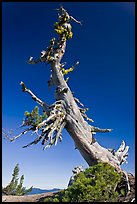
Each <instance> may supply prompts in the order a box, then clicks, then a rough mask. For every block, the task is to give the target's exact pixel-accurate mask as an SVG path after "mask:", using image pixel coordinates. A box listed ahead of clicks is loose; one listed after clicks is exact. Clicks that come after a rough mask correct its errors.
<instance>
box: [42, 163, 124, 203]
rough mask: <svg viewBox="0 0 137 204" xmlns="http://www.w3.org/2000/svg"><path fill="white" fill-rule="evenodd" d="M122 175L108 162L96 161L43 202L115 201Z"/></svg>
mask: <svg viewBox="0 0 137 204" xmlns="http://www.w3.org/2000/svg"><path fill="white" fill-rule="evenodd" d="M121 178H122V175H121V174H119V173H118V172H117V171H115V169H114V168H113V167H112V166H110V165H109V164H108V163H98V164H97V165H94V166H90V167H89V168H87V169H85V171H83V172H81V173H79V174H78V175H77V176H76V178H75V181H74V183H73V184H72V185H71V186H69V187H68V188H67V189H65V190H63V191H60V192H59V193H58V194H55V195H54V196H53V197H49V198H46V199H45V200H44V201H45V202H117V201H118V197H119V194H120V193H119V192H118V190H117V189H118V185H119V183H120V182H121Z"/></svg>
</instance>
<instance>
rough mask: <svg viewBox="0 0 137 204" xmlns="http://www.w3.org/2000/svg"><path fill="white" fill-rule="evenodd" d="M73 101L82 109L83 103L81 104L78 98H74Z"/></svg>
mask: <svg viewBox="0 0 137 204" xmlns="http://www.w3.org/2000/svg"><path fill="white" fill-rule="evenodd" d="M74 100H75V101H76V102H77V103H79V104H80V105H81V106H83V107H84V105H83V103H81V102H80V101H79V99H78V98H76V97H74Z"/></svg>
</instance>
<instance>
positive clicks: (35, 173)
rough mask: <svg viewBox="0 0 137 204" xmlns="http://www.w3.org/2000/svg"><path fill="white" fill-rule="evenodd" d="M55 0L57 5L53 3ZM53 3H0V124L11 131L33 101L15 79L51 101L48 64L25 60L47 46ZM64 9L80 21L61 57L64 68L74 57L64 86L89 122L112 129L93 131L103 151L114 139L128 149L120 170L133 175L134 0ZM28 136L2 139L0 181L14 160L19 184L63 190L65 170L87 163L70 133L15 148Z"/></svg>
mask: <svg viewBox="0 0 137 204" xmlns="http://www.w3.org/2000/svg"><path fill="white" fill-rule="evenodd" d="M59 3H61V2H59ZM59 3H57V2H43V3H42V2H39V3H38V2H26V3H25V2H3V3H2V126H3V128H5V129H11V128H12V129H15V128H16V127H17V126H19V125H20V124H21V123H22V119H23V115H24V112H25V111H26V110H28V111H31V110H32V109H33V108H34V106H35V105H36V104H35V102H34V101H32V99H31V97H30V96H29V95H28V94H27V93H23V92H22V91H21V87H20V85H19V83H20V81H23V82H24V83H25V84H26V86H27V87H29V88H30V89H31V90H32V91H33V92H34V93H35V94H36V95H37V96H38V97H40V98H41V99H42V100H43V101H46V102H47V103H49V104H50V103H53V102H54V88H53V87H52V88H51V90H50V91H49V90H48V87H47V81H48V80H49V76H50V67H49V66H46V65H45V64H42V63H41V64H37V65H29V64H27V63H26V61H27V60H28V59H29V57H30V56H34V57H35V58H37V57H39V55H40V52H41V51H42V50H44V49H45V48H46V47H47V46H48V45H49V40H50V39H51V38H52V37H57V35H56V34H55V33H54V29H53V24H54V22H56V21H57V11H55V10H54V9H56V8H58V7H59ZM62 4H63V6H64V8H65V9H67V11H68V12H69V13H70V14H71V15H72V16H73V17H75V18H76V19H77V20H80V21H82V23H83V25H82V26H80V25H79V24H76V23H75V22H73V23H72V26H73V33H74V36H73V38H72V39H71V40H68V42H67V49H66V53H65V55H64V57H63V59H62V62H67V66H66V68H67V67H70V66H71V65H73V64H74V63H75V62H76V61H80V64H79V66H77V67H76V69H75V70H74V72H73V73H70V74H69V77H70V79H69V82H68V84H69V86H70V88H71V90H72V91H73V92H74V93H75V96H76V97H77V98H79V99H80V101H81V102H82V103H84V104H85V107H88V108H89V111H88V112H87V114H88V116H89V117H91V118H92V119H93V120H94V123H93V125H95V126H98V127H101V128H113V131H112V132H111V133H105V134H97V135H96V139H97V141H98V142H99V143H100V144H101V145H102V146H104V147H106V148H114V149H117V148H118V147H119V145H120V144H121V141H122V140H125V142H126V144H127V145H129V146H130V149H129V157H128V164H124V165H123V167H122V168H123V169H124V170H125V171H130V172H132V173H134V172H135V113H134V112H135V102H134V101H135V95H134V93H135V87H134V86H135V77H134V76H135V51H134V44H135V31H134V29H135V28H134V25H135V4H134V3H128V2H63V3H62ZM33 139H34V135H33V136H32V135H30V134H26V135H24V136H22V137H21V138H20V139H19V140H17V141H15V142H13V143H10V142H9V141H8V140H6V139H3V140H2V184H3V186H5V185H7V183H8V182H9V181H10V179H11V174H12V171H13V168H14V166H15V165H16V164H17V163H19V166H20V174H24V175H25V183H24V185H25V186H27V187H30V186H32V185H33V186H34V187H39V188H54V187H58V188H65V187H67V184H68V181H69V178H70V176H71V174H72V169H73V168H74V167H75V166H77V165H83V166H84V168H86V167H88V166H87V164H86V162H85V161H84V159H83V158H82V156H81V155H80V153H79V152H78V150H75V149H74V142H73V140H72V139H71V137H70V135H69V134H68V133H67V132H66V130H64V131H63V141H62V143H58V145H57V146H53V147H52V148H50V149H47V150H45V151H43V149H42V145H41V144H37V145H35V146H31V147H30V148H25V149H23V148H22V146H23V145H25V144H27V143H28V142H30V141H32V140H33Z"/></svg>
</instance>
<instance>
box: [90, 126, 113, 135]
mask: <svg viewBox="0 0 137 204" xmlns="http://www.w3.org/2000/svg"><path fill="white" fill-rule="evenodd" d="M90 127H91V132H102V133H104V132H111V131H112V130H113V129H102V128H98V127H94V126H91V125H90Z"/></svg>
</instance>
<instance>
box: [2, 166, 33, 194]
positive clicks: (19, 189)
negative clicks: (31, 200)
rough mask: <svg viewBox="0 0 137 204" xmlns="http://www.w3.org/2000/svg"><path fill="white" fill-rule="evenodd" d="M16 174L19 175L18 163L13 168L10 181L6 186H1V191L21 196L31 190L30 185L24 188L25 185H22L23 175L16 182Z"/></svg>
mask: <svg viewBox="0 0 137 204" xmlns="http://www.w3.org/2000/svg"><path fill="white" fill-rule="evenodd" d="M18 175H19V164H16V166H15V168H14V170H13V174H12V179H11V182H10V183H9V184H8V185H7V186H6V187H4V188H2V193H4V194H6V195H17V196H21V195H25V194H27V193H28V192H31V191H32V187H30V188H29V189H26V188H25V187H23V182H24V175H22V176H21V178H20V181H19V182H18V180H19V178H18Z"/></svg>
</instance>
